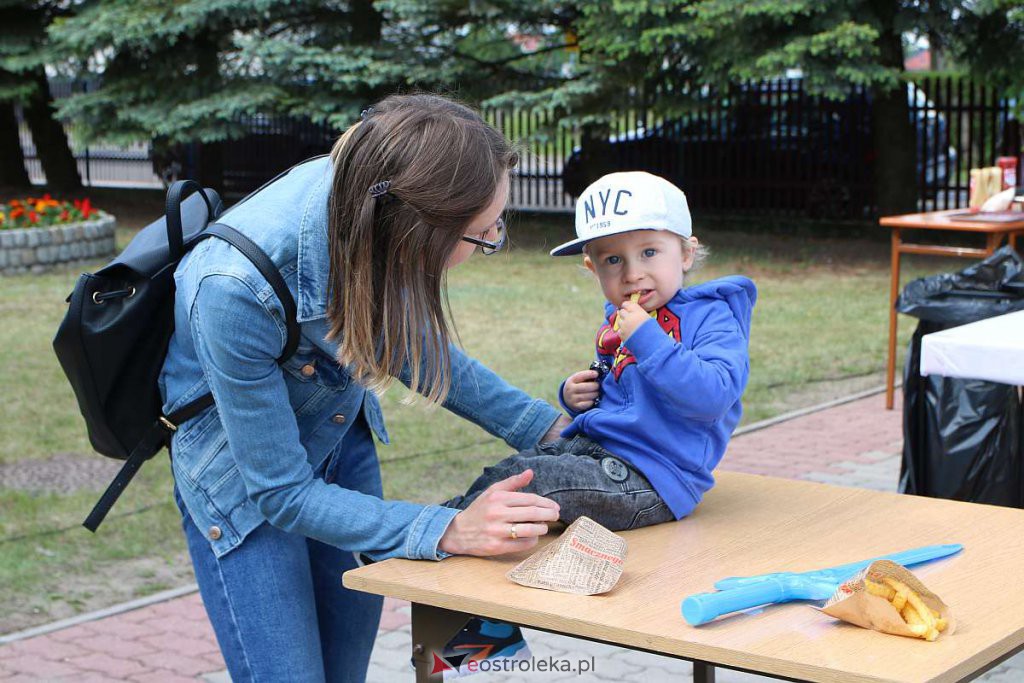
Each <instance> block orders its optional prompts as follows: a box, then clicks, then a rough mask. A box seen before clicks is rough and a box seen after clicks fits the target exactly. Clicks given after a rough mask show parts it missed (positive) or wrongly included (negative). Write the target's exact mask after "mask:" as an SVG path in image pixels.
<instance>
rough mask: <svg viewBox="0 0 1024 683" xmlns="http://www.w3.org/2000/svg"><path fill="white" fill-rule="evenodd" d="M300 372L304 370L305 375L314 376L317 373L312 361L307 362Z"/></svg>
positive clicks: (303, 374)
mask: <svg viewBox="0 0 1024 683" xmlns="http://www.w3.org/2000/svg"><path fill="white" fill-rule="evenodd" d="M300 372H302V376H303V377H312V376H313V375H315V374H316V368H315V367H314V366H313V364H312V363H306V364H305V365H303V366H302V370H301V371H300Z"/></svg>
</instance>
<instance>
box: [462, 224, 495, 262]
mask: <svg viewBox="0 0 1024 683" xmlns="http://www.w3.org/2000/svg"><path fill="white" fill-rule="evenodd" d="M491 230H495V231H497V233H498V237H497V239H496V240H494V241H493V242H491V241H489V240H482V239H478V238H476V237H466V236H465V235H463V236H462V241H463V242H469V243H470V244H475V245H476V246H478V247H480V253H482V254H483V255H484V256H490V255H491V254H496V253H498V252H499V251H501V249H502V247H504V246H505V237H506V231H505V221H503V220H502V219H501V218H499V219H498V220H496V221H494V225H492V226H491V227H489V228H487V229H486V230H484V231H483V232H481V233H480V234H481V235H487V234H489V233H490V232H491Z"/></svg>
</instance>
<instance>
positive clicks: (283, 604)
mask: <svg viewBox="0 0 1024 683" xmlns="http://www.w3.org/2000/svg"><path fill="white" fill-rule="evenodd" d="M317 474H318V476H321V475H322V476H323V479H324V480H325V481H326V482H328V483H335V484H338V485H339V486H343V487H345V488H349V489H354V490H358V491H361V492H363V493H368V494H371V495H374V496H378V497H380V496H382V489H381V480H380V466H379V463H378V461H377V456H376V449H375V448H374V444H373V437H372V436H371V434H370V430H369V427H368V425H367V424H366V422H365V420H363V419H362V418H360V419H359V420H358V422H357V424H353V425H352V427H351V429H350V430H349V431H348V433H347V434H346V435H345V438H344V439H343V441H342V442H341V444H340V445H339V446H338V448H336V449H335V450H334V452H333V453H332V455H330V456H329V457H328V458H327V460H326V461H325V463H324V465H322V466H321V468H320V472H318V473H317ZM175 499H176V501H177V503H178V507H179V509H181V510H182V525H183V527H184V530H185V537H186V540H187V541H188V549H189V554H190V555H191V556H192V566H193V567H194V569H195V574H196V580H197V581H198V583H199V591H200V594H201V595H202V598H203V604H204V606H205V607H206V613H207V615H208V616H209V618H210V622H211V623H212V624H213V629H214V632H215V633H216V634H217V642H218V644H219V645H220V650H221V653H222V654H223V655H224V660H225V661H226V662H227V665H228V672H229V673H230V675H231V680H232V681H234V682H235V683H241V682H242V681H271V682H273V683H277V682H278V681H364V680H365V679H366V669H367V666H368V665H369V661H370V652H371V651H372V649H373V642H374V639H375V637H376V635H377V627H378V624H379V622H380V612H381V605H382V598H381V597H379V596H376V595H370V594H368V593H361V592H358V591H352V590H349V589H347V588H344V587H343V586H342V585H341V575H342V574H343V573H344V572H345V571H347V570H349V569H352V568H353V567H355V566H356V563H355V558H354V557H353V555H352V553H351V552H346V551H344V550H341V549H339V548H335V547H333V546H330V545H327V544H324V543H321V542H319V541H315V540H313V539H309V538H305V537H303V536H299V535H296V534H290V533H287V532H284V531H281V530H280V529H277V528H275V527H273V526H271V525H270V524H269V523H264V524H262V525H261V526H259V527H257V528H256V529H255V530H254V531H252V532H251V533H250V534H249V535H248V536H247V537H246V538H245V540H244V541H243V542H242V543H241V545H239V546H238V547H237V548H235V549H234V550H232V551H231V552H229V553H227V554H225V555H223V556H222V557H220V558H217V557H216V555H215V554H214V553H213V551H212V550H211V548H210V542H209V540H207V538H206V537H205V536H204V535H203V533H202V532H201V531H200V530H199V529H198V528H196V526H195V524H194V523H193V522H192V518H191V516H190V515H188V514H185V511H184V504H183V503H182V501H181V498H180V496H178V494H177V490H175Z"/></svg>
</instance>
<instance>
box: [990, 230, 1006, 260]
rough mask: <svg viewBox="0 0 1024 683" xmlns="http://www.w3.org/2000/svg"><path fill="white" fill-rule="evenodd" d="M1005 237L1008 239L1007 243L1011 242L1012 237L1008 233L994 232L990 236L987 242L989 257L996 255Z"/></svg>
mask: <svg viewBox="0 0 1024 683" xmlns="http://www.w3.org/2000/svg"><path fill="white" fill-rule="evenodd" d="M1003 237H1006V238H1007V240H1006V241H1007V243H1009V242H1010V235H1009V234H1008V233H1003V232H994V233H992V234H991V235H989V236H988V239H986V241H985V242H986V243H985V251H987V252H988V255H989V256H991V255H992V254H994V253H995V251H996V249H998V248H999V245H1000V243H1002V241H1003Z"/></svg>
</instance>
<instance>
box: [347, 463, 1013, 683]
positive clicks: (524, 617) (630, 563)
mask: <svg viewBox="0 0 1024 683" xmlns="http://www.w3.org/2000/svg"><path fill="white" fill-rule="evenodd" d="M716 476H717V478H718V485H717V486H716V487H715V488H714V489H712V490H711V491H710V492H709V494H708V495H707V497H706V499H705V501H704V502H703V503H702V504H701V505H700V506H699V507H698V508H697V510H696V511H695V512H694V514H693V515H691V516H690V517H689V518H687V519H684V520H682V521H680V522H676V523H670V524H661V525H658V526H654V527H649V528H647V529H640V530H637V531H631V532H625V533H623V536H624V537H625V538H626V539H627V541H628V542H629V555H628V557H627V560H626V568H625V572H624V573H623V576H622V578H621V579H620V582H619V584H618V585H617V586H616V587H615V588H614V589H613V590H612V591H611V592H610V593H608V594H606V595H600V596H589V597H588V596H578V595H568V594H563V593H554V592H550V591H543V590H537V589H531V588H525V587H522V586H518V585H516V584H513V583H512V582H510V581H508V580H507V579H506V578H505V572H507V571H508V570H509V569H510V568H511V567H512V566H514V565H515V564H516V563H517V562H518V561H519V560H520V559H522V556H519V557H515V556H513V557H507V558H499V559H480V558H470V557H457V558H450V559H447V560H445V561H443V562H437V563H435V562H414V561H409V560H388V561H386V562H381V563H379V564H374V565H369V566H366V567H362V568H359V569H355V570H353V571H349V572H347V573H346V574H345V575H344V584H345V585H346V586H348V587H349V588H354V589H356V590H363V591H368V592H371V593H377V594H380V595H388V596H392V597H396V598H401V599H405V600H410V601H412V602H413V624H412V628H413V648H414V654H413V656H414V659H415V660H416V661H417V680H419V681H427V680H428V673H429V671H430V665H431V664H432V661H433V660H432V650H435V649H436V650H437V651H440V650H441V648H442V646H443V644H444V643H445V642H446V641H447V640H448V638H449V637H450V636H451V635H452V634H454V633H455V632H456V631H457V629H458V628H459V627H461V625H462V621H463V620H464V618H465V614H478V615H484V616H489V617H494V618H497V619H503V620H506V621H510V622H513V623H517V624H522V625H527V626H530V627H533V628H539V629H543V630H548V631H552V632H557V633H563V634H566V635H571V636H576V637H581V638H587V639H591V640H596V641H600V642H605V643H612V644H616V645H622V646H626V647H630V648H635V649H640V650H645V651H650V652H655V653H659V654H665V655H670V656H674V657H679V658H683V659H690V660H694V661H695V668H694V671H695V677H697V678H701V677H703V678H704V680H708V679H709V678H713V671H714V670H713V668H711V667H710V666H708V665H709V664H710V665H714V666H726V667H730V668H735V669H740V670H748V671H754V672H758V673H765V674H768V675H772V676H778V677H786V678H794V679H800V680H812V681H863V682H865V683H866V682H868V681H870V682H871V683H879V681H956V680H962V679H965V678H969V677H972V676H974V675H976V674H978V673H981V672H983V671H985V670H987V669H989V668H991V667H992V666H994V665H995V664H997V663H998V662H1000V661H1002V660H1003V659H1005V658H1006V657H1009V656H1012V655H1013V654H1015V653H1016V652H1017V651H1019V650H1020V649H1022V648H1024V579H1022V567H1024V534H1022V533H1021V529H1024V510H1017V509H1013V508H1004V507H996V506H986V505H976V504H972V503H961V502H956V501H949V500H939V499H933V498H919V497H916V496H906V495H899V494H892V493H880V492H876V491H868V490H864V489H848V488H840V487H836V486H829V485H826V484H816V483H812V482H804V481H797V480H787V479H776V478H773V477H759V476H755V475H748V474H739V473H730V472H721V473H718V474H717V475H716ZM936 543H962V544H964V547H965V550H964V551H963V552H962V553H960V554H959V555H956V556H954V557H952V558H948V559H944V560H939V561H938V562H935V563H932V564H930V565H925V566H922V567H920V568H918V569H917V570H915V573H916V574H917V575H918V576H919V577H920V578H921V579H922V580H923V581H924V582H925V584H926V585H928V586H929V587H930V588H931V589H932V590H934V591H935V592H936V593H937V594H939V595H940V596H942V597H943V598H944V599H945V600H946V602H947V603H948V604H949V605H950V606H951V608H952V609H953V611H954V614H955V616H956V618H957V620H958V622H959V626H958V631H957V632H956V633H954V634H953V635H951V636H949V637H945V636H943V637H941V638H940V639H939V640H938V641H937V642H934V643H928V642H925V641H923V640H917V639H911V638H901V637H898V636H890V635H885V634H881V633H876V632H873V631H868V630H865V629H861V628H858V627H856V626H851V625H849V624H843V623H840V622H837V621H836V620H834V619H832V618H831V617H828V616H826V615H824V614H821V613H819V612H817V611H815V610H813V609H811V608H810V607H808V606H807V605H806V604H799V603H793V604H788V605H778V606H770V607H768V608H766V609H765V610H764V611H763V612H762V613H757V614H751V613H744V614H739V615H734V616H732V617H727V618H724V619H721V620H719V621H716V622H713V623H711V624H707V625H705V626H701V627H692V626H690V625H688V624H687V623H686V622H685V621H684V620H683V617H682V614H681V612H680V604H681V602H682V600H683V598H684V597H686V596H687V595H690V594H692V593H698V592H704V591H709V590H712V584H713V583H714V581H715V580H717V579H720V578H724V577H727V576H743V575H750V574H761V573H765V572H775V571H786V570H794V571H803V570H808V569H815V568H820V567H828V566H833V565H837V564H841V563H846V562H851V561H855V560H860V559H866V558H869V557H874V556H877V555H881V554H884V553H888V552H894V551H898V550H904V549H908V548H912V547H917V546H922V545H931V544H936ZM597 666H598V667H600V666H601V663H600V662H597Z"/></svg>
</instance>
